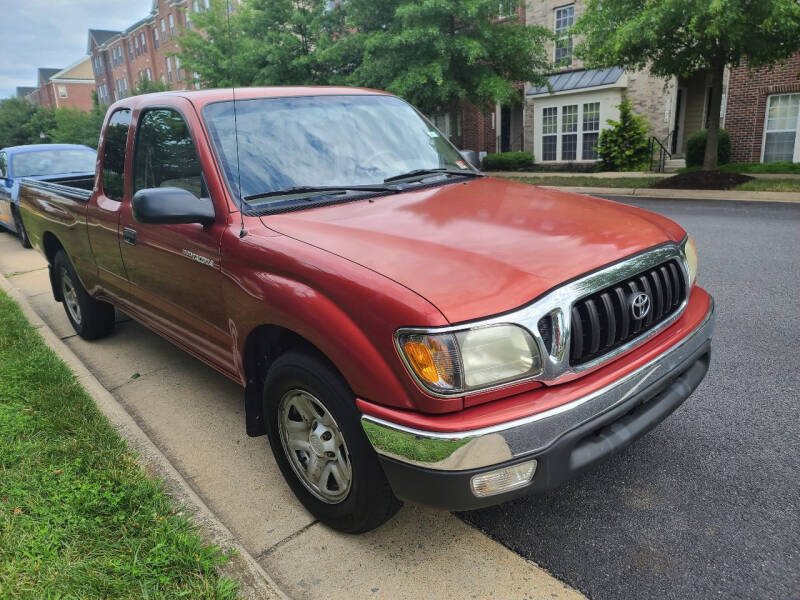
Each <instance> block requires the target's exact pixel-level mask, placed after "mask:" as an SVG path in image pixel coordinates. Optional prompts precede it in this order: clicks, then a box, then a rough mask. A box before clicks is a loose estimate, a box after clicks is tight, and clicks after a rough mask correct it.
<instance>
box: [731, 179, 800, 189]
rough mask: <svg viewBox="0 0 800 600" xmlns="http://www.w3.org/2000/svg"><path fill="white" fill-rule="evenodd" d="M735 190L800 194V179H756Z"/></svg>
mask: <svg viewBox="0 0 800 600" xmlns="http://www.w3.org/2000/svg"><path fill="white" fill-rule="evenodd" d="M735 189H736V190H737V191H745V192H800V179H754V180H753V181H748V182H747V183H743V184H741V185H738V186H736V188H735Z"/></svg>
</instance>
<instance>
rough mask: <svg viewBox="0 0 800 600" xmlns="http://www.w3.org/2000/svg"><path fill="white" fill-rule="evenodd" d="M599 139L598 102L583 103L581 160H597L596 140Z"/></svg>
mask: <svg viewBox="0 0 800 600" xmlns="http://www.w3.org/2000/svg"><path fill="white" fill-rule="evenodd" d="M599 139H600V103H599V102H590V103H588V104H584V105H583V148H582V151H581V158H582V159H583V160H597V141H598V140H599Z"/></svg>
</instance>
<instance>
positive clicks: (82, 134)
mask: <svg viewBox="0 0 800 600" xmlns="http://www.w3.org/2000/svg"><path fill="white" fill-rule="evenodd" d="M104 116H105V111H103V110H102V109H100V108H99V107H95V108H94V109H93V110H92V111H90V112H86V111H83V110H79V109H77V108H71V107H66V106H65V107H61V108H57V109H56V110H55V113H54V114H53V118H54V119H53V120H54V126H53V127H52V129H50V130H49V138H50V141H52V142H53V143H55V144H83V145H84V146H90V147H91V148H97V144H98V142H99V141H100V130H101V129H102V127H103V117H104Z"/></svg>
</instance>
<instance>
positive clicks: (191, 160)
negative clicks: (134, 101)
mask: <svg viewBox="0 0 800 600" xmlns="http://www.w3.org/2000/svg"><path fill="white" fill-rule="evenodd" d="M133 174H134V192H133V193H134V194H135V193H136V192H137V191H139V190H142V189H146V188H157V187H178V188H183V189H184V190H186V191H188V192H191V193H192V194H194V195H195V196H197V197H198V198H199V197H203V196H208V193H207V192H206V190H205V185H204V182H203V170H202V168H201V167H200V160H199V159H198V158H197V152H196V151H195V148H194V142H193V141H192V136H191V135H190V134H189V127H188V126H187V125H186V121H184V120H183V117H181V115H180V114H179V113H178V112H176V111H174V110H171V109H166V108H163V109H161V108H159V109H155V110H150V111H147V112H146V113H144V115H143V116H142V117H141V118H140V120H139V126H138V127H137V137H136V154H135V155H134V167H133Z"/></svg>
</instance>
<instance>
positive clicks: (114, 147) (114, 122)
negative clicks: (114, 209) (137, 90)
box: [103, 110, 131, 202]
mask: <svg viewBox="0 0 800 600" xmlns="http://www.w3.org/2000/svg"><path fill="white" fill-rule="evenodd" d="M130 124H131V111H130V110H118V111H117V112H115V113H114V114H113V115H111V119H110V120H109V121H108V127H106V145H105V149H104V150H103V193H104V194H105V195H106V196H107V197H108V198H111V199H112V200H117V201H120V202H121V201H122V189H123V184H124V181H125V145H126V144H127V142H128V128H129V126H130Z"/></svg>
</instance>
